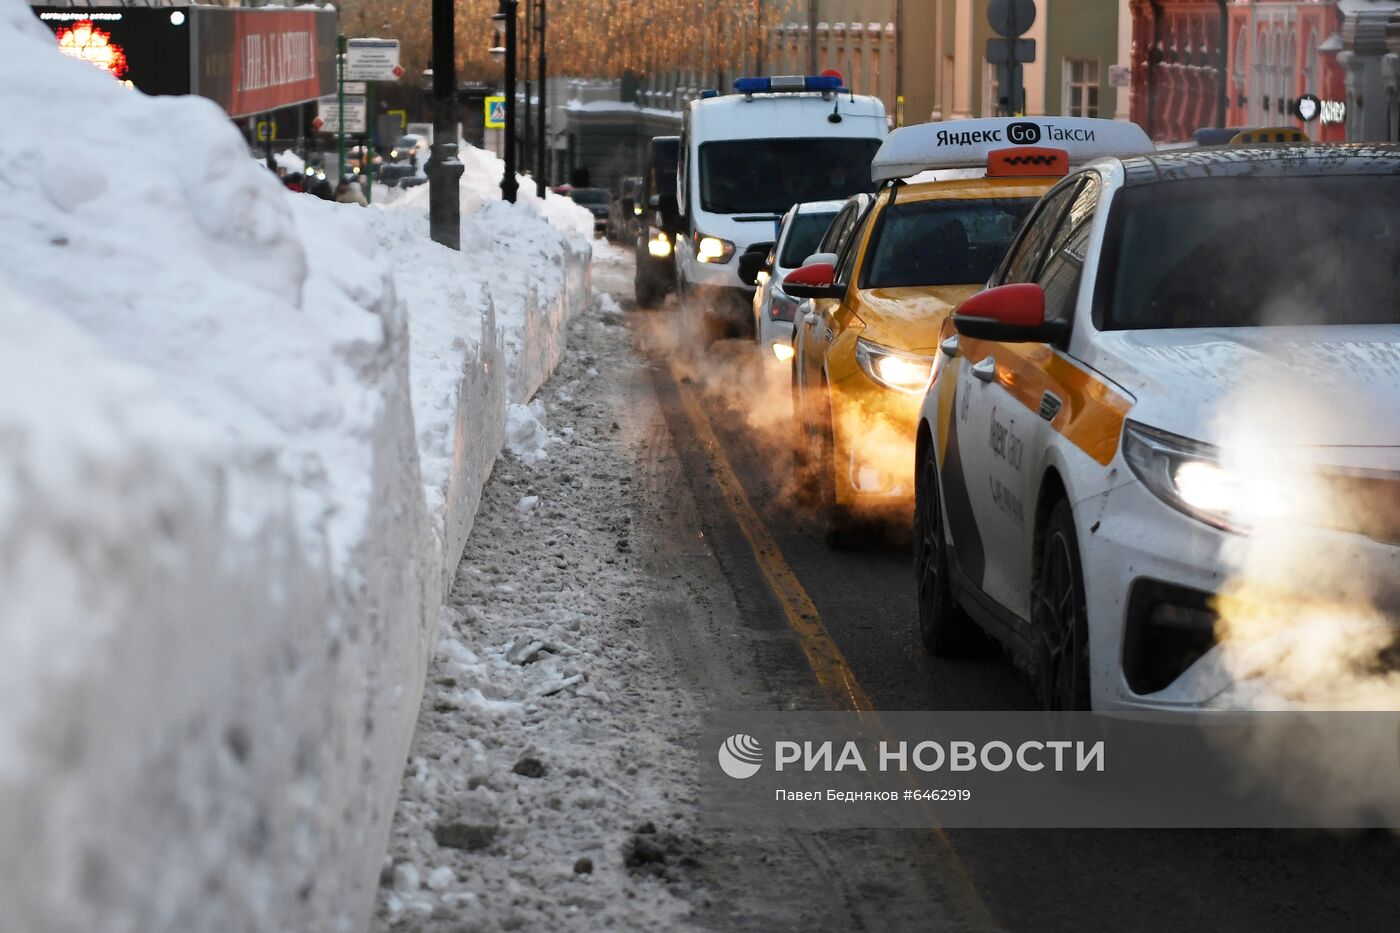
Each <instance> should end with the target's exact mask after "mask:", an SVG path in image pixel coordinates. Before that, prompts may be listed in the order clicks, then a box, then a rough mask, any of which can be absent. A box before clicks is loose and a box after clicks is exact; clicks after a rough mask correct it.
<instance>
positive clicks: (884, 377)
mask: <svg viewBox="0 0 1400 933" xmlns="http://www.w3.org/2000/svg"><path fill="white" fill-rule="evenodd" d="M856 362H858V363H859V364H860V368H861V369H862V370H864V371H865V374H866V375H867V376H869V377H870V378H871V379H874V380H875V381H876V382H878V383H879V384H880V385H882V386H884V387H885V388H887V389H894V390H895V391H896V392H903V393H905V394H906V395H922V394H923V393H924V390H925V389H927V388H928V384H929V382H930V381H932V379H933V364H934V362H935V360H934V358H933V357H931V356H920V355H919V354H917V353H906V352H904V351H902V350H893V349H891V348H889V347H883V346H881V345H880V344H878V343H873V342H871V341H869V340H866V339H865V338H864V337H857V338H856Z"/></svg>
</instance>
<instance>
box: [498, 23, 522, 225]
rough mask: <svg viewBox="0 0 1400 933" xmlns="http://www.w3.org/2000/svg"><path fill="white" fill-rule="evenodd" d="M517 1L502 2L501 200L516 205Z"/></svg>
mask: <svg viewBox="0 0 1400 933" xmlns="http://www.w3.org/2000/svg"><path fill="white" fill-rule="evenodd" d="M517 9H518V7H517V0H501V12H502V13H504V14H505V16H506V36H505V39H506V131H505V136H506V138H505V152H504V153H503V158H504V159H505V163H506V166H505V172H504V173H503V175H502V177H501V199H502V200H505V201H510V202H511V203H512V204H514V203H515V193H516V190H517V189H518V188H519V187H520V183H519V182H517V181H516V180H515V16H516V10H517Z"/></svg>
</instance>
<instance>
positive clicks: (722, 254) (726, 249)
mask: <svg viewBox="0 0 1400 933" xmlns="http://www.w3.org/2000/svg"><path fill="white" fill-rule="evenodd" d="M733 256H734V244H733V243H731V242H729V241H728V240H721V239H720V238H719V237H717V236H705V235H704V234H703V233H702V234H700V235H699V236H698V237H697V238H696V240H695V258H696V259H697V260H698V261H700V262H713V263H726V262H728V261H729V260H730V259H731V258H732V257H733Z"/></svg>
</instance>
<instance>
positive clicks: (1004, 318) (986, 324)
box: [953, 283, 1069, 343]
mask: <svg viewBox="0 0 1400 933" xmlns="http://www.w3.org/2000/svg"><path fill="white" fill-rule="evenodd" d="M953 326H954V327H956V328H957V330H958V333H959V334H962V335H963V336H965V337H972V338H974V339H976V340H996V341H999V342H1001V343H1052V342H1054V341H1056V340H1059V339H1060V338H1061V337H1063V336H1064V335H1065V334H1066V333H1067V332H1068V331H1069V323H1068V322H1067V321H1047V320H1045V289H1043V288H1041V287H1040V286H1039V285H1036V284H1034V283H1024V284H1018V285H1000V286H998V287H996V288H989V289H987V290H985V291H980V292H978V293H977V294H975V295H973V296H972V297H970V298H968V299H966V300H965V301H963V303H962V304H960V305H958V307H957V308H956V309H955V310H954V311H953Z"/></svg>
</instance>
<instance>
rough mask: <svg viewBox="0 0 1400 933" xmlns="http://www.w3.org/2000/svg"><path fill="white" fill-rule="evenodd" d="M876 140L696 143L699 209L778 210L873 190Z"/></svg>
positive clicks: (726, 211) (730, 211)
mask: <svg viewBox="0 0 1400 933" xmlns="http://www.w3.org/2000/svg"><path fill="white" fill-rule="evenodd" d="M879 148H880V140H878V139H830V138H817V139H791V138H789V139H734V140H726V141H724V142H713V143H704V144H703V145H701V146H700V166H699V168H700V207H701V208H702V209H703V210H704V211H706V212H707V213H711V214H781V213H783V212H784V211H786V210H787V209H788V208H790V207H792V206H793V205H794V204H796V203H798V202H799V201H835V200H840V199H842V198H845V197H847V196H848V195H852V194H856V193H857V192H861V191H874V190H875V183H874V182H873V181H871V179H870V160H871V159H873V158H874V157H875V151H876V150H877V149H879Z"/></svg>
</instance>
